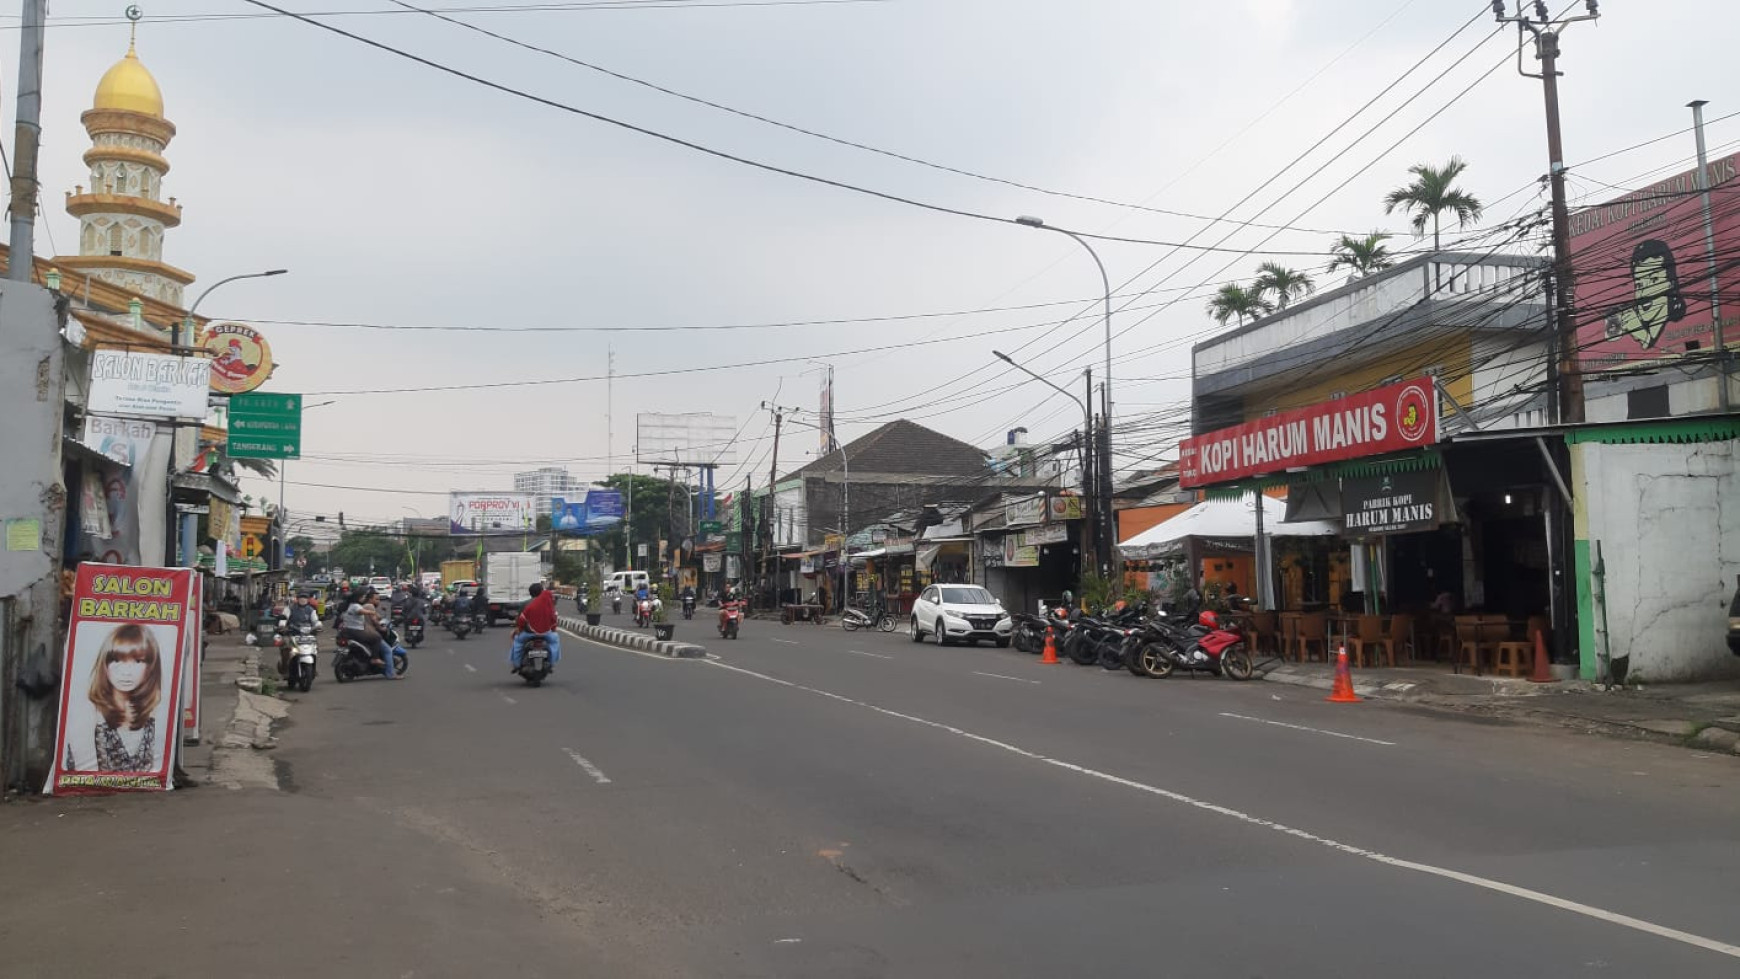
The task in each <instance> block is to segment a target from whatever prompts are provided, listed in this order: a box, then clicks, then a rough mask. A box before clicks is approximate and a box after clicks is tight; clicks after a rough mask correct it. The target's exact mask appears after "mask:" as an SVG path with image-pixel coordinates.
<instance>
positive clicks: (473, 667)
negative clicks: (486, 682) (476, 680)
mask: <svg viewBox="0 0 1740 979" xmlns="http://www.w3.org/2000/svg"><path fill="white" fill-rule="evenodd" d="M461 665H463V666H464V667H465V669H466V670H467V671H468V672H471V673H476V672H477V667H475V666H472V665H471V664H470V663H464V664H461Z"/></svg>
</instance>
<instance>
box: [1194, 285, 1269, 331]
mask: <svg viewBox="0 0 1740 979" xmlns="http://www.w3.org/2000/svg"><path fill="white" fill-rule="evenodd" d="M1273 309H1274V307H1272V306H1270V305H1269V302H1268V300H1266V299H1264V298H1263V297H1262V295H1261V294H1259V293H1258V292H1257V291H1256V290H1255V289H1246V288H1245V287H1244V286H1241V285H1237V284H1236V283H1231V282H1229V283H1227V284H1226V285H1224V286H1221V287H1220V291H1219V292H1217V293H1215V294H1214V298H1213V299H1210V300H1209V301H1208V315H1210V316H1212V317H1214V318H1215V320H1216V321H1217V322H1219V323H1220V325H1221V326H1225V325H1226V321H1227V320H1230V319H1233V318H1235V317H1236V318H1237V319H1238V321H1239V325H1240V326H1243V325H1245V320H1247V319H1257V318H1258V317H1260V316H1263V315H1264V314H1266V313H1269V312H1272V311H1273Z"/></svg>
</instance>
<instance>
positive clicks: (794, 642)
mask: <svg viewBox="0 0 1740 979" xmlns="http://www.w3.org/2000/svg"><path fill="white" fill-rule="evenodd" d="M772 639H773V641H774V642H783V643H785V644H786V645H787V646H796V645H800V644H799V643H798V641H797V640H796V639H781V638H779V637H778V636H773V637H772Z"/></svg>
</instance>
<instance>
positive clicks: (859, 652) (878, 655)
mask: <svg viewBox="0 0 1740 979" xmlns="http://www.w3.org/2000/svg"><path fill="white" fill-rule="evenodd" d="M846 652H848V653H851V654H852V655H854V656H874V657H875V658H877V659H893V658H894V657H892V656H888V655H886V654H884V653H866V652H865V651H863V650H862V649H848V650H846Z"/></svg>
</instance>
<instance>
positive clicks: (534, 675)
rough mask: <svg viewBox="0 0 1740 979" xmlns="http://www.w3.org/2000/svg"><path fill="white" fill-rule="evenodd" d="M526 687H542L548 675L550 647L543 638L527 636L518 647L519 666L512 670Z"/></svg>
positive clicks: (547, 641)
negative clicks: (522, 644)
mask: <svg viewBox="0 0 1740 979" xmlns="http://www.w3.org/2000/svg"><path fill="white" fill-rule="evenodd" d="M514 672H515V673H518V674H519V675H520V679H522V680H524V681H526V685H527V686H532V687H537V686H542V685H543V683H544V678H545V677H547V676H549V675H550V645H549V640H547V639H545V638H544V637H543V636H528V637H527V638H526V644H525V645H524V646H522V647H520V665H519V668H518V669H516V670H514Z"/></svg>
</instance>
